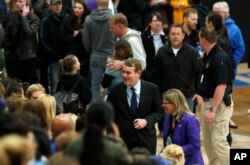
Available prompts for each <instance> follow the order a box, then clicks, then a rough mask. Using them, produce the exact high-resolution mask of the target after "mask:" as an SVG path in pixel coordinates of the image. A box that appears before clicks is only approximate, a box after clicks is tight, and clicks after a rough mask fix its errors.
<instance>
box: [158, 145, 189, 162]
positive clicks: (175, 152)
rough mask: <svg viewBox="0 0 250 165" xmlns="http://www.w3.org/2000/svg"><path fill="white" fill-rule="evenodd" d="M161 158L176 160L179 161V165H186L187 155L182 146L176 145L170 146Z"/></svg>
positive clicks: (164, 150) (165, 149)
mask: <svg viewBox="0 0 250 165" xmlns="http://www.w3.org/2000/svg"><path fill="white" fill-rule="evenodd" d="M161 157H163V158H166V159H170V160H171V159H174V160H176V161H177V164H178V165H184V164H185V155H184V151H183V149H182V147H181V146H179V145H176V144H170V145H168V146H166V147H165V148H164V149H163V151H162V154H161Z"/></svg>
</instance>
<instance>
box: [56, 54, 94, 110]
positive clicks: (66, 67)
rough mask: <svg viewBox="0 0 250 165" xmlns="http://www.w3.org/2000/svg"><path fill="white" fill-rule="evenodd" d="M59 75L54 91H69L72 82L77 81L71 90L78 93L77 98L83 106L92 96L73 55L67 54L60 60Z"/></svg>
mask: <svg viewBox="0 0 250 165" xmlns="http://www.w3.org/2000/svg"><path fill="white" fill-rule="evenodd" d="M59 63H60V66H61V73H62V74H61V77H60V80H59V82H58V85H57V89H56V91H60V90H62V88H63V89H64V90H65V91H70V90H71V89H72V87H73V86H74V84H75V83H76V82H77V81H79V82H78V83H77V85H76V87H75V88H74V90H73V92H74V93H77V94H78V98H79V100H80V102H81V104H82V106H83V108H85V107H86V106H87V105H88V104H89V103H90V100H91V98H92V96H91V91H90V85H89V83H88V81H87V80H86V79H85V78H84V77H82V76H81V75H80V74H79V70H80V62H79V60H78V58H77V57H76V56H75V55H67V56H66V57H65V58H64V59H61V60H60V62H59Z"/></svg>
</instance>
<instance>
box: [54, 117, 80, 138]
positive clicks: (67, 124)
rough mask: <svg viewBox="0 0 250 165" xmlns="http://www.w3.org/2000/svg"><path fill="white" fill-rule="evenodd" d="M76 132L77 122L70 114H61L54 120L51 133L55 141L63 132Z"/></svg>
mask: <svg viewBox="0 0 250 165" xmlns="http://www.w3.org/2000/svg"><path fill="white" fill-rule="evenodd" d="M74 130H75V122H74V120H73V119H72V117H71V115H70V114H60V115H57V116H56V117H55V118H54V119H53V120H52V123H51V131H52V136H53V139H55V138H56V137H57V136H58V135H59V134H60V133H62V132H65V131H74Z"/></svg>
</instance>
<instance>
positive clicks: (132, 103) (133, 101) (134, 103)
mask: <svg viewBox="0 0 250 165" xmlns="http://www.w3.org/2000/svg"><path fill="white" fill-rule="evenodd" d="M130 89H131V91H132V97H131V100H130V108H131V111H132V112H133V113H134V114H135V113H136V110H137V99H136V93H135V88H134V87H132V88H130Z"/></svg>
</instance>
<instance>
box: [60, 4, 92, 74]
mask: <svg viewBox="0 0 250 165" xmlns="http://www.w3.org/2000/svg"><path fill="white" fill-rule="evenodd" d="M89 13H90V12H89V10H88V9H87V6H86V4H85V3H84V1H82V0H75V1H74V6H73V12H72V13H71V15H68V16H67V17H66V18H65V19H64V21H63V23H62V26H61V36H62V42H63V47H62V48H63V49H64V52H63V54H64V55H65V56H66V55H68V54H75V55H76V56H77V58H78V59H79V61H80V63H81V70H80V73H81V75H82V76H84V77H88V76H89V54H88V53H87V51H86V50H85V48H84V46H83V41H82V35H84V34H82V32H83V23H84V21H85V18H86V16H87V15H89Z"/></svg>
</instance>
